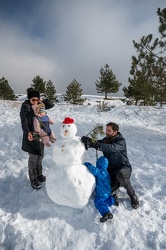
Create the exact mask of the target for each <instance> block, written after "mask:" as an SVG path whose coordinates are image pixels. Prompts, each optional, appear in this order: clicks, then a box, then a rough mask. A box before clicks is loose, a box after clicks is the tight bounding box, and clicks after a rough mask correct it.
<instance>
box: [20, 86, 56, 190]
mask: <svg viewBox="0 0 166 250" xmlns="http://www.w3.org/2000/svg"><path fill="white" fill-rule="evenodd" d="M27 97H28V100H25V101H24V102H23V103H22V106H21V110H20V118H21V125H22V130H23V140H22V150H23V151H25V152H28V155H29V160H28V172H29V179H30V182H31V186H32V187H33V188H34V189H40V188H41V184H40V182H43V181H45V180H46V177H45V176H44V175H43V174H42V159H43V156H44V144H43V143H42V142H41V140H39V139H40V138H35V134H33V132H34V127H33V120H34V116H35V114H34V111H33V109H32V105H37V104H39V103H40V101H41V100H40V93H39V92H38V91H37V90H34V89H32V88H29V89H27ZM42 103H44V105H45V109H50V108H52V107H53V106H54V104H53V103H52V102H50V101H49V100H48V99H45V100H42Z"/></svg>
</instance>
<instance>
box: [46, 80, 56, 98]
mask: <svg viewBox="0 0 166 250" xmlns="http://www.w3.org/2000/svg"><path fill="white" fill-rule="evenodd" d="M45 94H46V97H47V98H48V99H49V100H50V101H53V102H55V101H57V97H56V89H55V86H54V84H53V83H52V81H51V80H49V81H48V82H47V83H46V91H45Z"/></svg>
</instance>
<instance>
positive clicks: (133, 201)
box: [130, 194, 139, 209]
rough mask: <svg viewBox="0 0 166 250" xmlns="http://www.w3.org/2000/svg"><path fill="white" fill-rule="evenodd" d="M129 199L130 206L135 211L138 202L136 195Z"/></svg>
mask: <svg viewBox="0 0 166 250" xmlns="http://www.w3.org/2000/svg"><path fill="white" fill-rule="evenodd" d="M130 199H131V205H132V207H133V208H134V209H137V208H138V207H139V201H138V197H137V195H136V194H135V195H133V196H132V197H130Z"/></svg>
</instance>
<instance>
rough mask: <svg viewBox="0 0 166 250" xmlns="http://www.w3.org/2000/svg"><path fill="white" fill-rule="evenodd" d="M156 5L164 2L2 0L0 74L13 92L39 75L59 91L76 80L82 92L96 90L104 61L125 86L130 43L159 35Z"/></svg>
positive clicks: (151, 0)
mask: <svg viewBox="0 0 166 250" xmlns="http://www.w3.org/2000/svg"><path fill="white" fill-rule="evenodd" d="M158 7H160V8H161V9H163V8H165V1H164V0H139V1H137V0H14V1H13V0H0V78H1V77H2V76H3V77H5V78H6V79H7V80H8V82H9V84H10V86H11V88H12V89H13V90H14V92H15V93H25V92H26V89H27V88H28V87H29V86H30V85H31V84H32V79H33V78H34V77H35V76H36V75H39V76H40V77H42V78H43V79H44V80H45V81H48V80H49V79H50V80H52V82H53V83H54V85H55V87H56V90H57V92H58V93H64V92H66V87H67V86H68V85H69V83H70V82H71V81H72V80H73V79H76V80H77V81H78V82H79V83H80V84H81V85H82V89H83V92H84V94H96V86H95V82H96V80H98V79H99V76H100V74H99V71H100V69H101V67H103V66H104V65H105V64H106V63H108V64H109V66H110V68H111V69H112V70H113V73H114V74H115V75H116V77H117V79H118V80H119V81H120V82H121V83H122V87H123V86H127V85H128V77H129V70H130V67H131V57H132V55H134V54H135V49H134V47H133V43H132V41H133V40H135V41H137V42H139V40H140V38H141V37H142V36H143V35H148V34H150V33H152V34H154V36H155V37H156V36H159V34H158V26H159V23H158V16H157V13H156V11H157V8H158ZM122 87H121V88H122ZM122 93H123V92H122V90H121V89H120V91H119V93H118V95H119V96H120V95H122ZM116 95H117V94H116Z"/></svg>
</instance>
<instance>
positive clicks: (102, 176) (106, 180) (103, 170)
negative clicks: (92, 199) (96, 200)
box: [84, 156, 111, 198]
mask: <svg viewBox="0 0 166 250" xmlns="http://www.w3.org/2000/svg"><path fill="white" fill-rule="evenodd" d="M84 165H85V166H86V167H87V168H88V169H89V171H90V172H91V173H92V174H93V175H94V176H95V178H96V187H95V192H96V197H104V198H108V197H109V196H110V195H111V185H110V183H111V180H110V177H109V174H108V172H107V168H108V160H107V158H105V157H104V156H101V157H99V158H98V159H97V161H96V167H95V166H93V165H92V164H91V163H89V162H84Z"/></svg>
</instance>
